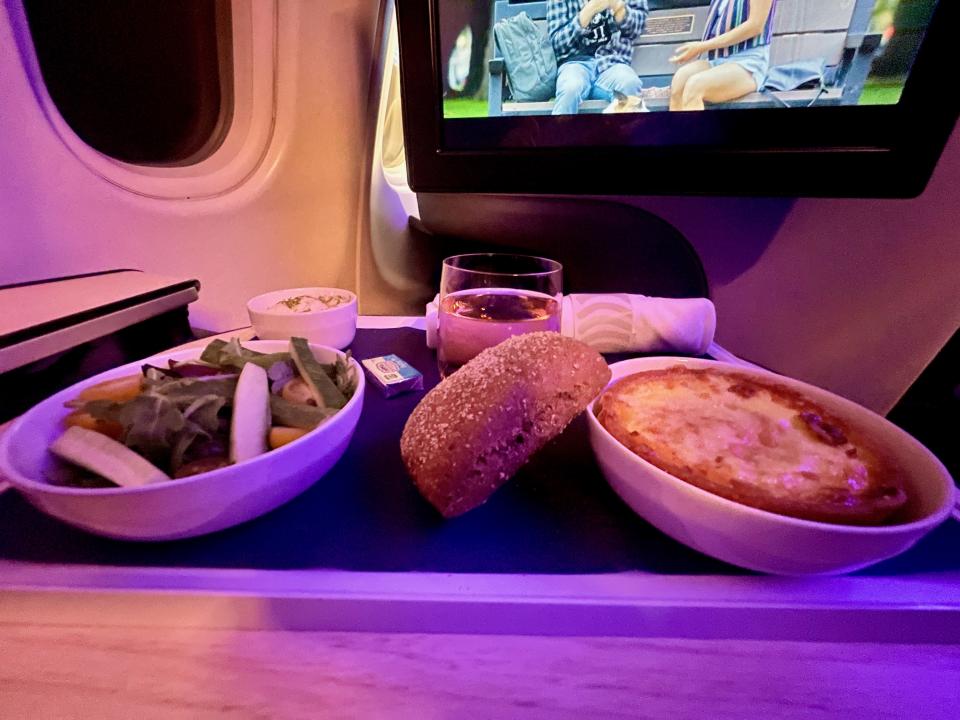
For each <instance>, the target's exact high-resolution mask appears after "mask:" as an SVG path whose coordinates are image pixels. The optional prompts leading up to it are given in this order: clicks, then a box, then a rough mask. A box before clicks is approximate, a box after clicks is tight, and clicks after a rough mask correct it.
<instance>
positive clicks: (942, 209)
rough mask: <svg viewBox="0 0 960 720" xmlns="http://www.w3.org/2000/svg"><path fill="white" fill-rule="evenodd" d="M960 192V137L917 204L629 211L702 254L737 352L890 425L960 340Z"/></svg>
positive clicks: (697, 203) (746, 203)
mask: <svg viewBox="0 0 960 720" xmlns="http://www.w3.org/2000/svg"><path fill="white" fill-rule="evenodd" d="M957 188H960V129H955V130H954V133H953V135H952V137H951V139H950V141H949V143H948V145H947V147H946V149H945V150H944V153H943V156H942V158H941V160H940V163H939V165H938V166H937V169H936V170H935V172H934V174H933V177H932V178H931V181H930V184H929V185H928V187H927V189H926V191H925V192H924V193H923V194H922V195H921V196H920V197H918V198H915V199H911V200H825V199H800V200H795V201H792V202H789V203H787V202H785V201H783V200H773V199H755V200H749V199H740V200H736V199H726V198H718V199H713V200H711V199H694V198H641V199H628V200H626V202H630V203H632V204H635V205H638V206H640V207H643V208H646V209H648V210H651V211H653V212H655V213H657V214H659V215H661V216H662V217H663V218H665V219H667V220H668V221H670V222H671V223H673V224H674V225H675V226H676V227H677V228H679V229H680V230H681V231H682V232H683V233H684V234H685V235H686V236H687V238H688V239H689V240H690V241H691V243H692V244H693V245H694V247H695V248H696V249H697V251H698V253H699V254H700V257H701V259H702V260H703V263H704V266H705V268H706V271H707V276H708V278H709V280H710V286H711V292H712V295H713V298H714V301H715V302H716V305H717V313H718V340H719V341H720V342H721V343H722V344H723V345H724V346H725V347H727V348H728V349H730V350H731V351H733V352H735V353H738V354H741V355H742V356H744V357H747V358H750V359H752V360H754V361H755V362H758V363H761V364H763V365H766V366H769V367H771V368H773V369H775V370H778V371H780V372H783V373H786V374H788V375H793V376H795V377H799V378H801V379H804V380H807V381H808V382H812V383H814V384H817V385H821V386H823V387H827V388H829V389H831V390H834V391H835V392H838V393H840V394H842V395H845V396H847V397H850V398H852V399H854V400H857V401H858V402H860V403H862V404H864V405H866V406H867V407H870V408H872V409H874V410H876V411H879V412H884V413H885V412H886V411H888V410H889V409H890V408H891V407H893V405H894V404H895V403H896V401H897V400H898V399H899V398H900V396H901V395H902V394H903V393H904V392H905V391H906V390H907V388H908V387H909V386H910V385H911V383H912V382H913V381H914V380H915V379H916V378H917V376H918V375H919V374H920V373H921V372H922V371H923V369H924V368H925V367H926V365H927V364H928V363H929V362H930V360H932V359H933V358H934V357H935V356H936V354H937V352H938V351H939V350H940V349H941V348H942V347H943V345H944V344H945V343H946V342H947V340H948V339H949V338H950V337H951V335H952V334H953V333H954V332H955V331H956V330H957V328H958V327H960V289H958V284H957V283H958V279H960V203H958V202H957ZM742 228H746V231H744V230H743V229H742Z"/></svg>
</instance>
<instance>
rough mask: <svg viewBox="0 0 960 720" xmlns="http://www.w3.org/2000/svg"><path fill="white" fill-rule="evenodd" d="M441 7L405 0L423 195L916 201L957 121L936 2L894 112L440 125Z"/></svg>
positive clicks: (411, 123) (944, 18)
mask: <svg viewBox="0 0 960 720" xmlns="http://www.w3.org/2000/svg"><path fill="white" fill-rule="evenodd" d="M441 2H442V0H426V1H424V0H418V1H417V0H396V9H397V21H398V29H399V42H400V68H401V88H402V94H403V103H402V104H403V121H404V135H405V143H406V152H407V173H408V180H409V183H410V187H411V189H413V190H414V191H417V192H511V193H513V192H520V193H538V194H540V193H543V194H593V195H602V194H620V195H627V194H652V195H665V194H670V195H675V194H713V195H789V196H820V197H914V196H916V195H918V194H920V192H922V191H923V189H924V187H925V186H926V183H927V181H928V180H929V177H930V175H931V174H932V172H933V168H934V167H935V165H936V162H937V160H938V159H939V156H940V153H941V152H942V150H943V147H944V145H945V144H946V142H947V140H948V138H949V136H950V133H951V131H952V129H953V126H954V123H955V121H956V118H957V114H958V112H960V97H958V96H957V94H956V93H952V92H949V91H947V92H945V91H944V85H943V83H942V82H940V83H938V69H939V70H942V69H943V68H945V67H949V66H950V53H949V49H950V44H951V40H952V38H951V36H950V32H949V29H950V28H951V27H957V26H958V22H960V21H958V13H957V3H955V2H951V1H950V0H940V2H938V3H937V7H936V9H935V11H934V14H933V17H932V19H931V22H930V25H929V27H928V28H927V32H926V36H925V37H924V40H923V43H922V45H921V47H920V51H919V53H918V55H917V58H916V61H915V62H914V65H913V68H912V70H911V72H910V75H909V77H908V79H907V83H906V86H905V87H904V91H903V95H902V97H901V100H900V102H899V103H898V104H897V105H887V106H880V105H876V106H840V107H820V108H818V107H812V108H790V109H783V108H776V109H769V110H768V109H758V110H716V111H704V112H698V113H671V114H668V113H643V114H633V115H589V116H586V115H583V116H569V117H551V116H522V117H501V118H482V119H474V120H467V119H456V120H444V118H443V102H442V99H443V98H442V77H441V72H440V70H439V67H440V53H439V22H438V11H439V5H440V3H441ZM772 118H775V119H776V124H775V125H774V124H773V123H771V122H770V120H771V119H772ZM445 123H446V125H445ZM450 123H457V125H456V126H455V127H454V130H453V131H452V135H453V136H454V137H453V138H452V139H453V140H454V142H452V143H451V142H450V139H451V138H450V135H451V131H450V125H449V124H450ZM471 133H472V135H471ZM638 136H643V137H644V138H649V137H656V139H657V141H656V144H652V145H651V144H636V142H635V139H636V138H637V137H638ZM465 137H475V138H476V139H477V141H476V143H475V144H473V146H472V147H468V146H466V145H470V144H471V143H469V142H464V140H463V139H464V138H465ZM505 138H509V140H510V145H509V146H505V145H504V142H505ZM690 138H696V140H695V141H694V142H693V143H691V141H690ZM788 138H790V139H791V140H787V139H788ZM793 138H795V139H793ZM561 141H562V142H565V143H568V144H558V143H559V142H561ZM603 168H607V170H606V171H601V170H602V169H603Z"/></svg>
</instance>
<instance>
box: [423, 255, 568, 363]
mask: <svg viewBox="0 0 960 720" xmlns="http://www.w3.org/2000/svg"><path fill="white" fill-rule="evenodd" d="M562 275H563V266H562V265H561V264H560V263H558V262H556V261H555V260H549V259H547V258H541V257H532V256H529V255H511V254H506V253H474V254H469V255H455V256H453V257H448V258H447V259H446V260H444V261H443V271H442V273H441V275H440V312H439V316H438V320H439V328H438V332H439V337H438V343H437V361H438V364H439V367H440V375H441V377H446V376H447V375H449V374H450V373H452V372H454V371H455V370H457V369H459V368H460V367H461V366H462V365H463V364H464V363H466V362H467V361H468V360H470V359H471V358H473V357H475V356H476V355H478V354H479V353H480V351H481V350H484V349H485V348H488V347H491V346H493V345H496V344H497V343H500V342H502V341H503V340H506V339H507V338H508V337H510V336H511V335H520V334H521V333H528V332H534V331H537V330H554V331H556V332H559V331H560V305H561V300H562V297H563V284H562Z"/></svg>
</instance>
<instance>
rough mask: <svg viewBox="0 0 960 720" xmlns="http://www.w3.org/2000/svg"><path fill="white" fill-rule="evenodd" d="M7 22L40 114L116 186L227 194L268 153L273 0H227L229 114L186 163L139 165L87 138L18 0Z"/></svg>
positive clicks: (173, 195)
mask: <svg viewBox="0 0 960 720" xmlns="http://www.w3.org/2000/svg"><path fill="white" fill-rule="evenodd" d="M10 7H11V13H10V20H11V24H12V25H13V27H14V30H15V33H16V36H17V37H19V38H21V39H22V42H21V43H20V48H19V50H20V56H21V60H22V62H23V65H24V70H25V72H26V74H27V77H28V79H29V82H30V87H31V89H32V90H33V93H34V96H35V97H36V99H37V102H38V103H39V105H40V107H41V110H42V111H43V114H44V116H45V118H46V120H47V122H48V123H49V125H50V126H51V128H52V129H53V130H54V132H55V133H56V134H57V136H58V137H59V138H60V140H61V141H62V142H63V144H64V145H65V146H66V148H67V149H68V150H69V152H70V153H71V154H72V155H73V156H74V157H75V158H76V159H77V160H78V161H79V162H80V163H82V164H83V165H85V166H86V167H87V168H88V169H89V170H90V171H91V172H92V173H94V174H95V175H97V176H98V177H100V178H101V179H103V180H105V181H106V182H109V183H110V184H112V185H115V186H116V187H118V188H121V189H123V190H126V191H129V192H131V193H134V194H136V195H140V196H143V197H148V198H155V199H168V200H198V199H204V198H211V197H217V196H221V195H224V194H226V193H228V192H230V191H231V190H233V189H235V188H237V187H239V186H240V185H242V184H243V183H244V182H245V181H246V180H247V179H248V178H250V177H251V176H252V175H253V174H254V173H255V172H256V170H257V169H258V168H259V167H260V165H261V164H262V163H263V161H264V159H265V158H266V154H267V150H268V148H269V146H270V141H271V139H272V137H273V134H274V129H275V122H276V107H277V62H278V56H277V46H278V41H277V40H278V26H279V23H278V3H277V0H268V1H262V0H231V32H232V39H231V41H232V45H233V47H232V56H233V67H232V69H230V70H229V72H226V73H223V76H224V77H225V78H226V79H227V81H232V83H233V89H232V92H231V94H232V98H233V101H232V105H233V108H232V114H231V116H230V117H229V118H227V120H226V121H227V122H229V127H227V128H226V130H225V132H222V131H220V132H214V133H213V134H212V136H211V139H210V142H209V146H210V147H211V150H210V152H209V154H207V155H206V156H204V157H201V158H200V159H198V160H197V161H195V162H193V163H190V164H178V165H170V166H157V165H139V164H133V163H128V162H124V161H122V160H117V159H115V158H112V157H110V156H108V155H105V154H103V153H101V152H99V151H97V150H95V149H94V148H92V147H91V146H90V145H88V144H87V143H86V142H84V141H83V140H82V139H81V138H80V137H79V136H78V135H77V134H76V133H75V132H74V131H73V129H72V128H71V127H70V126H69V125H68V124H67V122H66V121H65V120H64V119H63V116H62V115H61V114H60V111H59V109H58V108H57V106H56V103H54V101H53V99H52V98H51V97H50V94H49V92H48V91H47V87H46V84H45V83H44V81H43V75H42V73H41V71H40V63H39V61H38V59H37V54H36V50H35V48H34V45H33V39H32V36H31V33H30V27H29V24H28V23H27V17H26V11H25V10H24V7H23V3H22V2H17V3H15V4H12V5H11V6H10Z"/></svg>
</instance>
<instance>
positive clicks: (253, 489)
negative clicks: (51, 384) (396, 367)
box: [0, 341, 365, 540]
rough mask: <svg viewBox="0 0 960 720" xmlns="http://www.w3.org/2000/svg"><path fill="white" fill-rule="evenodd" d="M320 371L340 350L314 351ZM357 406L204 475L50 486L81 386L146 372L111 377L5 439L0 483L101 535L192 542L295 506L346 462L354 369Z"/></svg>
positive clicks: (34, 415) (272, 348) (359, 396)
mask: <svg viewBox="0 0 960 720" xmlns="http://www.w3.org/2000/svg"><path fill="white" fill-rule="evenodd" d="M244 347H249V348H250V349H251V350H258V351H261V352H280V351H283V350H285V349H286V347H287V343H285V342H279V341H259V342H257V341H254V342H245V343H244ZM311 349H312V350H313V352H314V354H315V355H316V356H317V359H318V360H320V361H322V362H332V361H333V360H334V359H335V358H336V357H337V356H338V355H342V353H339V352H338V351H337V350H334V349H333V348H328V347H322V346H317V345H311ZM200 352H201V350H200V349H193V350H181V351H179V352H172V353H166V354H163V355H156V356H154V357H152V358H150V359H149V360H148V362H151V363H154V364H159V363H160V362H165V361H166V360H168V359H172V360H189V359H193V358H197V357H198V356H199V355H200ZM350 362H351V365H352V366H353V367H354V372H355V374H356V377H357V383H358V384H357V389H356V391H355V392H354V394H353V397H351V398H350V400H349V401H348V402H347V404H346V405H345V406H344V407H343V409H341V410H340V411H339V412H338V413H337V414H336V415H334V416H333V417H331V418H330V419H329V420H327V421H326V422H324V423H323V424H321V425H320V426H319V427H317V428H315V429H314V430H311V431H310V432H309V433H307V434H306V435H304V436H303V437H301V438H298V439H297V440H294V441H293V442H291V443H289V444H288V445H284V446H282V447H280V448H277V449H276V450H271V451H270V452H267V453H264V454H263V455H259V456H257V457H256V458H253V459H252V460H247V461H245V462H242V463H239V464H237V465H228V466H227V467H224V468H220V469H218V470H212V471H210V472H206V473H200V474H198V475H192V476H190V477H186V478H182V479H180V480H171V481H169V482H163V483H158V484H156V485H144V486H142V487H134V488H97V489H85V488H74V487H63V486H58V485H51V484H49V483H48V482H46V480H45V479H44V477H45V476H44V471H45V469H47V468H49V467H50V465H51V463H52V462H53V460H52V458H51V456H50V453H49V452H48V450H47V448H48V447H49V446H50V443H52V442H53V441H54V439H56V438H57V436H58V435H60V433H61V432H63V427H62V424H61V423H62V421H63V418H64V417H65V416H66V415H67V414H68V413H69V412H70V409H69V408H65V407H64V406H63V404H64V402H66V401H67V400H71V399H73V398H75V397H76V396H77V393H78V392H79V391H80V390H82V389H83V388H85V387H88V386H90V385H94V384H96V383H98V382H101V381H103V380H108V379H110V378H115V377H122V376H124V375H131V374H134V373H137V372H140V367H141V365H142V361H141V362H135V363H130V364H129V365H124V366H122V367H119V368H116V369H115V370H109V371H107V372H104V373H101V374H100V375H97V376H96V377H92V378H90V379H88V380H84V381H83V382H80V383H77V384H76V385H73V386H72V387H69V388H67V389H66V390H63V391H62V392H59V393H57V394H56V395H54V396H53V397H50V398H48V399H46V400H44V401H43V402H41V403H40V404H38V405H36V406H35V407H33V408H32V409H30V410H29V411H28V412H26V413H25V414H24V415H23V416H21V417H20V418H19V419H18V420H17V421H16V422H14V424H13V425H12V426H11V427H10V429H9V430H8V431H7V432H6V433H5V434H4V435H3V438H2V439H0V475H2V476H3V477H4V478H5V479H7V480H9V481H10V483H11V484H12V485H13V486H14V487H15V488H17V489H18V490H19V491H20V492H21V493H22V494H23V495H24V497H26V499H27V500H29V501H30V503H32V504H33V505H35V506H36V507H37V508H39V509H40V510H42V511H43V512H45V513H47V514H49V515H52V516H54V517H56V518H59V519H60V520H63V521H64V522H66V523H69V524H70V525H74V526H76V527H78V528H82V529H84V530H88V531H90V532H92V533H95V534H97V535H104V536H106V537H112V538H121V539H125V540H171V539H175V538H186V537H193V536H195V535H203V534H204V533H210V532H214V531H216V530H222V529H223V528H227V527H230V526H231V525H236V524H238V523H242V522H245V521H246V520H250V519H252V518H255V517H258V516H259V515H263V514H264V513H266V512H269V511H270V510H273V509H274V508H276V507H279V506H280V505H283V504H284V503H285V502H287V501H288V500H291V499H292V498H295V497H296V496H297V495H299V494H300V493H302V492H303V491H304V490H306V489H307V488H309V487H310V486H311V485H313V484H314V483H315V482H317V481H318V480H319V479H320V478H321V477H323V475H324V474H325V473H326V472H327V471H328V470H330V468H332V467H333V465H334V464H335V463H336V462H337V461H338V460H339V459H340V457H341V456H342V455H343V453H344V452H345V451H346V449H347V445H349V443H350V439H351V437H353V432H354V430H355V429H356V426H357V421H358V420H359V419H360V411H361V408H362V407H363V392H364V384H365V380H364V376H363V371H362V369H361V368H360V366H359V364H358V363H357V362H356V360H352V359H351V361H350Z"/></svg>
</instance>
